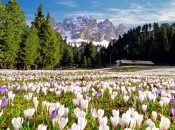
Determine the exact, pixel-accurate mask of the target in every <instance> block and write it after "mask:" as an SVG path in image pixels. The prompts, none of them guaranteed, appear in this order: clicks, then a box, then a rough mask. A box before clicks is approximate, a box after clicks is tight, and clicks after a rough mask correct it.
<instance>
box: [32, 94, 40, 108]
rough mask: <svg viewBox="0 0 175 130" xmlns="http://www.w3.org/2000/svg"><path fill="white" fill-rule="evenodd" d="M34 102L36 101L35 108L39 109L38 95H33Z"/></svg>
mask: <svg viewBox="0 0 175 130" xmlns="http://www.w3.org/2000/svg"><path fill="white" fill-rule="evenodd" d="M33 103H34V105H35V110H36V111H37V108H38V103H39V101H38V99H37V97H33Z"/></svg>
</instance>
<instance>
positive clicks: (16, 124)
mask: <svg viewBox="0 0 175 130" xmlns="http://www.w3.org/2000/svg"><path fill="white" fill-rule="evenodd" d="M23 121H24V119H23V118H22V117H17V118H16V117H14V118H13V119H12V125H13V127H14V130H19V129H20V128H21V126H22V123H23Z"/></svg>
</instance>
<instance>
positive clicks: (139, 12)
mask: <svg viewBox="0 0 175 130" xmlns="http://www.w3.org/2000/svg"><path fill="white" fill-rule="evenodd" d="M174 9H175V0H171V1H169V2H163V3H160V4H159V3H155V4H153V3H151V4H150V2H149V3H147V4H146V5H140V4H136V3H131V4H130V6H129V9H117V8H109V9H107V11H109V13H108V17H109V19H110V20H111V21H112V22H113V23H114V25H115V26H117V25H118V24H119V23H123V24H124V25H125V26H127V27H129V26H130V27H137V26H138V25H142V24H145V23H153V22H159V23H160V22H172V21H173V20H174V22H175V11H174Z"/></svg>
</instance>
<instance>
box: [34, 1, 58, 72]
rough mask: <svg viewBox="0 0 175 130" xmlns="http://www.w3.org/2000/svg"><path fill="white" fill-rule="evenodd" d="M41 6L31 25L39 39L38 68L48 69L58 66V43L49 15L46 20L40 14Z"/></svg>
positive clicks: (48, 14)
mask: <svg viewBox="0 0 175 130" xmlns="http://www.w3.org/2000/svg"><path fill="white" fill-rule="evenodd" d="M42 9H43V8H42V4H40V6H39V8H38V10H37V14H36V17H35V20H34V22H32V25H35V27H36V28H37V29H38V37H39V57H38V59H37V61H38V63H37V64H38V67H39V68H41V69H49V68H52V67H54V66H55V65H57V64H58V62H59V59H60V54H59V47H60V45H59V41H58V37H57V34H56V32H55V30H54V29H53V28H52V27H51V23H50V22H51V21H50V19H51V17H50V13H47V16H46V18H45V17H44V15H43V13H42Z"/></svg>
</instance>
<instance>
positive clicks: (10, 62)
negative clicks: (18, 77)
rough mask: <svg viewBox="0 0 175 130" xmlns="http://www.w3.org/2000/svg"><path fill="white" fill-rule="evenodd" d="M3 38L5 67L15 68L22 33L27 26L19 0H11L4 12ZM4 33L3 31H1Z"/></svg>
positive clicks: (2, 48)
mask: <svg viewBox="0 0 175 130" xmlns="http://www.w3.org/2000/svg"><path fill="white" fill-rule="evenodd" d="M2 14H4V15H3V18H2V20H3V21H4V22H3V23H2V24H3V25H2V26H3V28H2V32H3V36H2V37H3V38H2V39H1V51H3V57H4V58H3V60H2V63H3V68H14V67H15V63H16V61H15V60H16V58H17V53H18V49H19V44H20V42H21V35H22V34H23V28H24V27H25V17H24V13H23V11H22V10H21V8H20V6H19V4H18V2H17V0H11V1H9V2H8V4H7V5H6V7H5V10H4V12H3V13H2ZM1 34H2V33H1Z"/></svg>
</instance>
